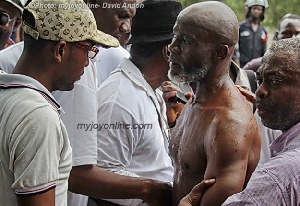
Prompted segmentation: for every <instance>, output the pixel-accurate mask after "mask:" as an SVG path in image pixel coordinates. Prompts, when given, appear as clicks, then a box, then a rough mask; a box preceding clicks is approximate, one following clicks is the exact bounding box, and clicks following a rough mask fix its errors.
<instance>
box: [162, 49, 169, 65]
mask: <svg viewBox="0 0 300 206" xmlns="http://www.w3.org/2000/svg"><path fill="white" fill-rule="evenodd" d="M168 46H169V45H165V46H164V47H163V48H162V54H163V57H164V59H165V60H166V62H170V52H169V50H168Z"/></svg>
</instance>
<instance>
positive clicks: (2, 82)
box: [0, 74, 72, 206]
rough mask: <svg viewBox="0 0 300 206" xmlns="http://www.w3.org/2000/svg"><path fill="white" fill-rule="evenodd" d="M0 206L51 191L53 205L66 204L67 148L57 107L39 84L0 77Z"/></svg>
mask: <svg viewBox="0 0 300 206" xmlns="http://www.w3.org/2000/svg"><path fill="white" fill-rule="evenodd" d="M0 105H1V107H0V116H1V122H0V163H1V164H0V168H1V169H0V182H1V187H0V202H1V205H5V206H15V205H17V198H16V195H30V194H38V193H43V192H46V191H48V190H50V189H52V188H55V194H56V199H55V202H56V205H57V206H65V205H67V190H68V177H69V173H70V170H71V163H72V162H71V161H72V156H71V153H72V152H71V147H70V143H69V139H68V137H67V132H66V129H65V127H64V125H63V123H62V121H61V120H60V116H59V113H60V111H61V109H60V105H59V104H58V103H57V102H56V101H55V100H54V98H53V96H52V95H51V94H50V93H49V91H48V90H47V89H46V88H45V87H44V86H43V85H42V84H40V83H39V82H38V81H36V80H34V79H32V78H31V77H28V76H24V75H20V74H0Z"/></svg>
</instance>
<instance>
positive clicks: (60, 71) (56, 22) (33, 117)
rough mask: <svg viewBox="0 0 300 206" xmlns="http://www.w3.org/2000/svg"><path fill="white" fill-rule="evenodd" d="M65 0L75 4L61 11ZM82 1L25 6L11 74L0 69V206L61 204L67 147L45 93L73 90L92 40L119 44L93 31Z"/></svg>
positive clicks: (64, 199)
mask: <svg viewBox="0 0 300 206" xmlns="http://www.w3.org/2000/svg"><path fill="white" fill-rule="evenodd" d="M70 3H73V4H76V5H78V7H76V8H72V9H71V10H68V9H69V8H68V7H67V6H66V5H67V4H70ZM41 4H48V6H47V7H44V6H42V5H41ZM80 5H81V6H80ZM83 5H84V2H83V1H81V0H73V1H72V2H70V1H62V0H61V1H59V0H56V1H54V0H53V1H47V2H44V1H38V0H37V1H32V3H31V4H29V5H28V6H27V7H26V9H25V10H24V13H23V30H24V31H25V41H24V50H23V53H22V55H21V57H20V59H19V61H18V63H17V65H16V67H15V69H14V71H13V73H14V74H1V75H0V104H1V108H0V114H1V123H0V131H1V132H0V145H1V148H0V157H1V159H0V160H1V169H0V182H1V183H2V185H1V188H0V202H1V204H3V205H6V206H15V205H31V206H33V205H43V206H48V205H51V206H54V205H57V206H65V205H67V189H68V181H67V180H68V177H69V172H70V170H71V148H70V143H69V140H68V138H67V133H66V129H65V127H64V125H63V123H62V122H61V120H60V112H61V111H62V110H61V107H60V105H59V103H58V102H57V101H56V100H55V99H54V98H53V96H52V95H51V93H50V92H52V91H54V90H67V91H69V90H72V89H73V87H74V82H75V81H77V80H79V79H80V77H81V75H82V74H83V68H84V67H85V66H87V65H88V64H89V58H93V57H95V55H96V54H97V52H98V49H97V48H96V47H94V45H95V44H99V45H103V46H106V47H110V46H118V45H119V43H118V41H117V40H116V39H115V38H113V37H111V36H109V35H106V34H104V33H102V32H100V31H98V30H97V25H96V22H95V19H94V17H93V14H92V12H91V11H90V10H89V9H88V8H87V7H84V6H83Z"/></svg>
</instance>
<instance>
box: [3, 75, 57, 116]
mask: <svg viewBox="0 0 300 206" xmlns="http://www.w3.org/2000/svg"><path fill="white" fill-rule="evenodd" d="M0 88H2V89H9V88H29V89H33V90H35V91H37V92H39V93H40V94H41V95H42V96H43V97H44V98H45V99H46V100H47V101H48V102H49V103H50V105H51V106H52V107H53V108H54V109H55V110H57V111H58V112H59V113H60V112H61V111H62V108H61V106H60V104H59V103H58V102H57V101H56V100H55V99H54V97H53V96H52V94H51V93H50V92H49V91H48V90H47V89H46V88H45V87H44V86H43V85H42V84H41V83H40V82H38V81H37V80H35V79H33V78H31V77H29V76H26V75H22V74H1V75H0Z"/></svg>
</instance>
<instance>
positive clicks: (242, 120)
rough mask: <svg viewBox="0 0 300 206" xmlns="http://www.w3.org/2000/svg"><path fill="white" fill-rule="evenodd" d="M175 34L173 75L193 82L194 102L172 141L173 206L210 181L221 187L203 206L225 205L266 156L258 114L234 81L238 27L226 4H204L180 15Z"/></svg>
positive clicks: (208, 195)
mask: <svg viewBox="0 0 300 206" xmlns="http://www.w3.org/2000/svg"><path fill="white" fill-rule="evenodd" d="M207 12H208V13H209V14H210V15H212V14H213V15H214V16H215V18H214V20H211V19H208V17H207V16H208V13H207ZM200 19H201V21H200ZM208 22H209V23H208ZM224 22H225V23H224ZM224 24H225V25H224ZM232 25H233V26H232ZM225 31H226V32H225ZM174 33H175V37H174V38H173V41H172V44H171V45H170V47H169V50H170V52H171V55H170V59H171V64H170V67H171V72H170V73H171V74H172V76H173V77H175V79H182V80H184V81H190V82H191V83H190V86H191V87H192V89H193V93H194V97H193V98H191V99H190V101H189V102H188V103H187V104H186V105H185V107H184V109H183V111H182V113H181V115H180V117H179V118H178V120H177V123H176V126H175V128H174V129H173V133H172V139H171V142H170V152H171V156H172V158H173V162H174V164H175V175H174V181H173V184H174V189H173V205H178V203H179V201H180V200H181V198H183V197H184V196H185V195H187V194H188V193H189V192H190V191H191V190H192V188H193V187H194V185H196V184H197V183H199V182H201V181H202V180H203V179H208V178H215V179H216V183H215V184H214V185H213V186H212V187H210V188H209V189H208V190H207V191H206V193H205V194H204V195H203V198H202V200H201V205H210V206H213V205H220V204H221V203H222V202H223V201H225V199H226V198H227V197H228V196H230V195H232V194H234V193H237V192H240V191H241V190H242V189H243V188H244V187H245V186H246V184H247V182H248V180H249V178H250V176H251V174H252V172H253V171H254V169H255V167H256V165H257V162H258V160H259V154H260V136H259V132H258V128H257V124H256V121H255V119H254V117H253V114H252V110H251V108H250V106H249V103H248V102H247V101H246V100H245V98H244V97H243V96H242V95H241V94H240V92H239V91H238V89H237V88H236V86H235V85H234V83H233V82H232V80H231V79H230V76H229V64H230V61H231V56H232V53H233V50H234V45H235V44H236V42H237V40H238V35H237V34H238V22H237V19H236V17H235V15H234V13H233V12H232V11H231V10H230V9H229V8H228V7H227V6H225V5H224V4H222V3H219V2H205V3H198V4H195V5H193V6H191V7H188V8H187V9H185V10H183V11H182V12H181V13H180V14H179V17H178V19H177V22H176V23H175V26H174ZM216 39H217V41H216ZM199 48H201V49H199Z"/></svg>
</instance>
